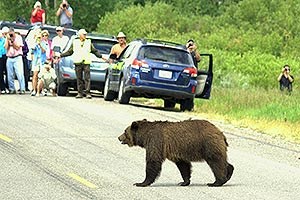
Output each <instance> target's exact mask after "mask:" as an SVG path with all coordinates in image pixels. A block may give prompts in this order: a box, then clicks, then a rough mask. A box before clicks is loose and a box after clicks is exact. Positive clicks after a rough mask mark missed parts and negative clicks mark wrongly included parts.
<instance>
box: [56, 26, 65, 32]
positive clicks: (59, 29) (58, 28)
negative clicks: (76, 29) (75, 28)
mask: <svg viewBox="0 0 300 200" xmlns="http://www.w3.org/2000/svg"><path fill="white" fill-rule="evenodd" d="M55 30H57V31H62V30H64V28H63V27H61V26H58V27H56V29H55Z"/></svg>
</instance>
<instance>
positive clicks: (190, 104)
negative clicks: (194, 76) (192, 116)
mask: <svg viewBox="0 0 300 200" xmlns="http://www.w3.org/2000/svg"><path fill="white" fill-rule="evenodd" d="M193 108H194V99H193V98H192V99H183V100H181V101H180V111H182V112H184V111H185V110H188V111H192V110H193Z"/></svg>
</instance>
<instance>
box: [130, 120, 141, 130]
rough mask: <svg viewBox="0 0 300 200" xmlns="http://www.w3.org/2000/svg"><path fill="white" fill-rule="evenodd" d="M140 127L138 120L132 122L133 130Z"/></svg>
mask: <svg viewBox="0 0 300 200" xmlns="http://www.w3.org/2000/svg"><path fill="white" fill-rule="evenodd" d="M138 127H139V124H138V123H137V122H132V124H131V127H130V128H131V130H132V131H137V130H138Z"/></svg>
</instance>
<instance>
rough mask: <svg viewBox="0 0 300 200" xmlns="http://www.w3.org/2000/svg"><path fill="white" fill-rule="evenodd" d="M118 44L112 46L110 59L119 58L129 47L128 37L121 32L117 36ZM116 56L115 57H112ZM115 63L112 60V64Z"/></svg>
mask: <svg viewBox="0 0 300 200" xmlns="http://www.w3.org/2000/svg"><path fill="white" fill-rule="evenodd" d="M117 40H118V43H117V44H115V45H114V46H112V48H111V50H110V57H116V58H119V56H120V54H121V53H122V51H123V50H124V49H125V48H126V47H127V43H126V35H125V34H124V33H123V32H119V33H118V35H117ZM112 55H115V56H112ZM112 62H113V59H110V63H112Z"/></svg>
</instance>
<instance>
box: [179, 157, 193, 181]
mask: <svg viewBox="0 0 300 200" xmlns="http://www.w3.org/2000/svg"><path fill="white" fill-rule="evenodd" d="M175 164H176V165H177V167H178V169H179V171H180V174H181V177H182V178H183V182H180V183H179V184H178V185H180V186H188V185H189V184H190V182H191V181H190V178H191V168H192V165H191V162H186V161H178V162H175Z"/></svg>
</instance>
